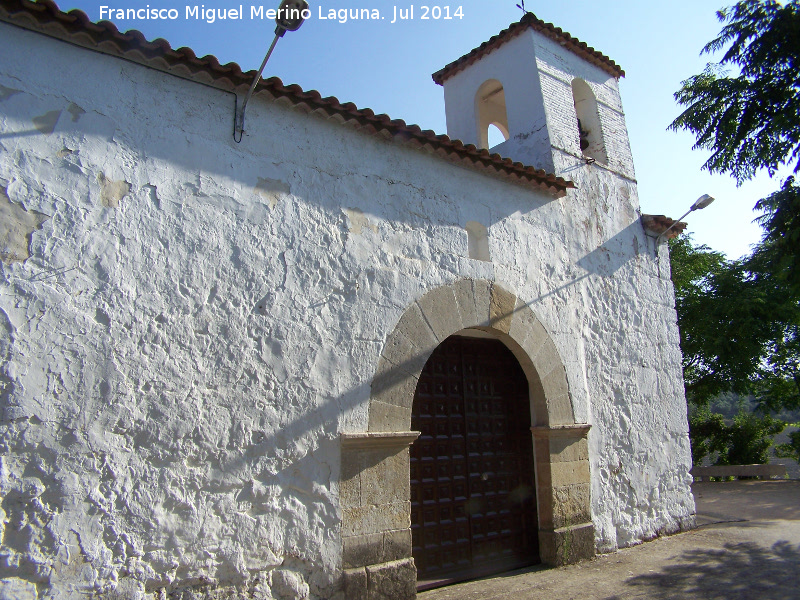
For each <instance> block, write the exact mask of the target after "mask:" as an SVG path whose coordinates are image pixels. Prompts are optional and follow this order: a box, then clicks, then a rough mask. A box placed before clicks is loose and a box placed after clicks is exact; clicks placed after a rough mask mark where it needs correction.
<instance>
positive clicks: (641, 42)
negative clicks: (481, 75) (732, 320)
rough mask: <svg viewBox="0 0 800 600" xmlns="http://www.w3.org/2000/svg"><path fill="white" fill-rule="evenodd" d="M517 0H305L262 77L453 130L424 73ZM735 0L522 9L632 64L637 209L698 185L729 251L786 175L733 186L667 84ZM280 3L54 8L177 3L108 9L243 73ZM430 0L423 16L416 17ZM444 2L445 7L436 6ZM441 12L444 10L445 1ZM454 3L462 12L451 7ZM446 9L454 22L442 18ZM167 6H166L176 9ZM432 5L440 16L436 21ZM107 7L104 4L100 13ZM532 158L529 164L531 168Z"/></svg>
mask: <svg viewBox="0 0 800 600" xmlns="http://www.w3.org/2000/svg"><path fill="white" fill-rule="evenodd" d="M517 2H519V0H463V1H462V2H452V3H450V4H445V3H444V2H439V4H433V3H428V4H423V3H415V4H412V3H407V2H398V3H396V2H394V1H393V0H372V1H371V2H370V1H366V0H350V1H348V0H325V1H324V2H318V1H316V0H310V2H309V4H310V5H311V18H310V19H309V20H308V21H306V22H305V23H304V24H303V26H302V27H301V28H300V30H299V31H296V32H287V34H286V35H285V37H283V38H282V39H281V40H280V41H279V42H278V45H277V47H276V49H275V52H274V53H273V56H272V58H271V59H270V61H269V63H268V64H267V68H266V69H265V72H264V76H265V77H271V76H278V77H280V78H281V79H282V80H283V82H284V83H286V84H288V83H297V84H299V85H300V86H301V87H303V88H304V89H306V90H311V89H315V90H318V91H319V92H320V93H321V94H322V95H323V96H336V97H337V98H338V99H339V100H340V101H342V102H354V103H355V104H356V105H357V106H358V107H359V108H371V109H372V110H374V111H375V112H376V113H386V114H388V115H390V116H391V117H392V118H394V119H403V120H405V121H406V122H407V123H416V124H417V125H419V126H420V127H422V128H423V129H432V130H434V131H435V132H436V133H447V128H446V126H445V112H444V94H443V89H442V88H441V87H440V86H438V85H436V84H434V83H433V81H432V80H431V74H432V73H433V72H434V71H437V70H439V69H440V68H442V67H443V66H445V65H446V64H448V63H449V62H452V61H453V60H455V59H457V58H459V57H460V56H462V55H463V54H465V53H467V52H469V51H470V50H471V49H473V48H474V47H476V46H479V45H480V44H481V43H482V42H484V41H486V40H488V39H489V38H490V37H491V36H493V35H496V34H497V33H499V32H500V31H501V30H502V29H505V28H506V27H508V25H510V24H511V23H513V22H516V21H518V20H519V19H520V18H521V17H522V14H523V13H522V11H521V10H520V9H519V8H517V7H516V3H517ZM731 3H732V1H730V2H726V0H671V1H670V2H646V1H642V0H594V1H588V0H560V1H556V2H552V1H548V2H546V1H544V0H527V2H526V6H525V8H526V9H527V10H529V11H531V12H533V13H535V14H536V16H537V17H539V18H540V19H542V20H544V21H547V22H550V23H553V24H555V25H556V26H558V27H561V28H562V29H563V30H564V31H567V32H569V33H570V34H571V35H573V36H574V37H577V38H578V39H579V40H581V41H583V42H586V43H587V44H589V45H590V46H592V47H594V48H595V49H597V50H599V51H600V52H602V53H603V54H605V55H606V56H609V57H610V58H611V59H613V60H614V61H615V62H616V63H617V64H618V65H620V66H621V67H622V68H623V69H624V70H625V72H626V76H625V77H624V78H623V79H621V82H620V88H621V93H622V103H623V107H624V110H625V115H626V120H627V125H628V130H629V135H630V142H631V148H632V151H633V159H634V165H635V169H636V175H637V181H638V189H639V200H640V203H641V208H642V212H644V213H650V214H665V215H667V216H669V217H672V218H678V217H680V216H681V215H683V214H684V213H685V212H686V211H687V210H688V209H689V206H691V204H692V203H693V202H694V201H695V200H696V199H697V198H698V197H699V196H701V195H703V194H711V195H712V196H714V197H715V198H716V202H714V203H713V204H712V205H711V206H709V207H708V208H706V209H705V210H702V211H697V212H694V213H692V214H691V215H689V217H687V219H686V221H687V223H688V229H687V231H688V232H690V233H691V234H692V236H693V238H694V240H695V242H697V243H703V244H706V245H708V246H710V247H711V248H713V249H714V250H719V251H722V252H724V253H725V254H726V255H727V256H728V257H729V258H731V259H735V258H738V257H740V256H742V255H744V254H746V253H747V252H748V251H749V249H750V246H751V245H752V244H755V243H756V242H758V240H759V239H760V236H761V230H760V228H759V226H758V225H757V224H755V223H754V222H753V220H754V219H755V218H756V217H757V216H758V214H757V213H756V212H754V211H753V207H754V205H755V203H756V201H758V200H759V199H760V198H762V197H765V196H767V195H769V194H770V193H772V192H774V191H776V190H777V189H779V187H780V182H781V179H780V177H781V176H782V175H788V171H787V172H785V173H782V174H779V175H778V176H776V177H774V178H770V177H769V176H768V175H767V174H766V173H762V174H760V175H759V176H758V177H757V178H755V179H754V180H752V181H750V182H747V183H745V184H744V185H742V186H741V187H737V186H736V182H735V181H734V180H733V179H732V178H731V177H730V176H727V175H719V174H717V175H710V174H708V173H707V172H706V171H704V170H702V168H701V167H702V165H703V163H704V162H705V161H706V159H707V158H708V152H707V151H703V150H692V145H693V143H694V138H693V137H692V135H691V134H689V133H686V132H678V133H676V132H672V131H667V127H668V125H669V124H670V123H671V122H672V120H673V119H674V118H675V117H677V116H678V115H679V114H680V112H681V108H680V107H679V106H678V105H677V104H676V102H675V100H674V98H673V94H674V93H675V92H676V91H677V90H678V89H679V88H680V84H681V81H683V80H684V79H686V78H688V77H690V76H691V75H694V74H697V73H699V72H701V71H702V70H703V68H704V67H705V65H706V63H707V62H709V61H711V60H714V57H713V56H708V55H704V56H701V55H700V51H701V49H702V47H703V46H704V45H705V43H706V42H708V41H709V40H711V39H712V38H713V37H715V35H716V34H717V33H718V32H719V30H720V27H721V24H720V22H719V21H718V20H717V18H716V11H717V10H718V9H719V8H722V7H723V6H725V5H727V4H731ZM278 4H279V0H266V2H264V3H263V4H259V2H258V0H255V1H250V0H238V1H237V0H227V1H219V0H206V1H205V2H204V3H200V4H195V3H192V0H183V1H182V2H175V1H167V0H165V1H163V2H161V3H159V2H158V0H149V1H148V2H145V1H140V0H102V1H100V2H97V1H93V0H60V1H59V7H60V8H61V9H62V10H70V9H73V8H77V9H80V10H82V11H84V12H85V13H86V14H87V15H88V16H89V18H90V19H92V20H95V21H98V20H100V18H101V13H100V11H101V7H108V8H112V9H120V8H122V9H128V8H144V7H150V8H151V9H153V8H158V9H170V8H174V9H176V10H177V12H178V15H179V17H178V18H177V19H174V20H169V19H164V20H159V19H150V20H120V19H115V18H112V19H110V20H111V21H112V22H114V23H115V25H116V26H117V27H118V28H119V29H120V30H121V31H127V30H129V29H138V30H139V31H141V32H142V33H143V34H144V35H145V37H146V38H148V39H155V38H159V37H161V38H164V39H166V40H167V41H168V42H170V44H171V45H172V47H173V48H179V47H182V46H188V47H190V48H192V49H193V50H194V52H195V53H196V54H197V55H198V56H204V55H207V54H212V55H214V56H216V57H217V59H218V60H219V61H220V62H221V63H223V64H225V63H228V62H236V63H238V64H239V65H240V66H241V67H242V69H243V70H245V71H247V70H251V69H258V67H259V66H260V65H261V61H262V60H263V58H264V55H265V54H266V51H267V49H268V47H269V44H270V43H271V42H272V39H273V37H274V23H273V22H271V21H269V20H266V19H265V20H261V19H258V18H256V19H252V18H251V7H253V6H255V7H258V6H263V7H264V10H266V9H269V8H277V6H278ZM187 6H188V7H195V6H200V7H201V9H202V8H205V9H217V8H225V9H231V8H237V7H239V6H242V8H243V9H244V10H243V12H244V15H243V17H244V18H241V19H238V20H233V21H231V20H224V21H223V20H218V19H217V20H215V21H214V22H213V23H210V22H208V21H207V20H203V19H197V18H194V17H190V18H187V16H186V12H187V11H186V7H187ZM411 6H413V7H414V19H413V20H412V19H406V20H402V21H401V20H397V21H396V22H395V23H392V20H393V18H394V13H395V8H396V9H397V10H398V11H400V10H402V11H407V10H408V9H409V7H411ZM425 6H427V7H428V10H427V16H428V17H429V18H428V19H423V16H425V14H426V9H425V8H424V7H425ZM435 6H436V7H439V11H440V12H437V11H436V9H434V8H433V7H435ZM350 8H370V9H374V8H377V9H379V11H380V13H381V15H382V16H383V19H381V20H350V19H348V20H347V21H346V22H342V21H340V20H338V19H330V18H328V19H321V18H320V11H322V14H323V15H328V14H329V11H330V10H331V9H334V10H339V9H350ZM448 9H449V11H448ZM459 9H460V10H459ZM448 13H449V15H450V17H451V18H450V19H449V20H448V19H445V18H444V17H445V16H447V15H448ZM173 14H174V13H173ZM437 14H439V15H441V18H439V19H435V18H433V17H434V16H436V15H437ZM105 15H106V13H104V16H105ZM534 166H535V165H534Z"/></svg>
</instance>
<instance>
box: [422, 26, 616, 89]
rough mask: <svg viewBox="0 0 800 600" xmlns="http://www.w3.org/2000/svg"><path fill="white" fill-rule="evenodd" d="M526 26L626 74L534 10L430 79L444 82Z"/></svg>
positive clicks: (607, 69) (607, 68)
mask: <svg viewBox="0 0 800 600" xmlns="http://www.w3.org/2000/svg"><path fill="white" fill-rule="evenodd" d="M528 29H533V30H534V31H536V32H538V33H541V34H543V35H545V36H547V37H549V38H550V39H551V40H555V41H556V42H558V43H559V44H561V45H563V46H564V47H565V48H567V49H569V50H571V51H572V52H574V53H575V54H577V55H578V56H580V57H581V58H583V59H584V60H587V61H589V62H590V63H592V64H593V65H596V66H598V67H600V68H601V69H603V70H604V71H605V72H606V73H608V74H609V75H612V76H614V77H625V71H623V70H622V69H621V68H620V67H619V65H617V63H615V62H614V61H613V60H611V59H610V58H609V57H607V56H606V55H605V54H602V53H601V52H598V51H597V50H595V49H594V48H592V47H591V46H589V45H587V44H586V43H585V42H582V41H580V40H578V39H576V38H574V37H572V36H571V35H570V34H568V33H567V32H566V31H564V30H563V29H561V28H560V27H556V26H555V25H553V24H552V23H545V22H544V21H542V20H541V19H539V18H537V17H536V15H534V14H533V13H527V14H526V15H525V16H524V17H522V19H520V20H519V21H518V22H516V23H514V24H513V25H511V26H510V27H509V28H508V29H504V30H503V31H501V32H500V33H498V34H497V35H495V36H493V37H491V38H490V39H489V41H488V42H484V43H483V44H481V45H480V46H478V47H477V48H475V49H473V50H471V51H470V52H468V53H467V54H465V55H464V56H462V57H461V58H459V59H458V60H455V61H453V62H451V63H450V64H449V65H447V66H446V67H444V68H443V69H440V70H439V71H436V73H434V74H433V75H432V77H433V80H434V81H435V82H436V83H438V84H439V85H443V84H444V81H445V80H446V79H448V78H449V77H452V76H453V75H455V74H456V73H458V72H459V71H461V70H463V69H465V68H466V67H468V66H469V65H471V64H473V63H474V62H476V61H477V60H479V59H480V58H481V57H482V56H484V55H486V54H488V53H490V52H491V51H492V50H496V49H497V48H499V47H500V46H502V45H503V44H505V43H506V42H509V41H511V40H512V39H514V38H515V37H517V36H518V35H520V34H521V33H522V32H524V31H526V30H528Z"/></svg>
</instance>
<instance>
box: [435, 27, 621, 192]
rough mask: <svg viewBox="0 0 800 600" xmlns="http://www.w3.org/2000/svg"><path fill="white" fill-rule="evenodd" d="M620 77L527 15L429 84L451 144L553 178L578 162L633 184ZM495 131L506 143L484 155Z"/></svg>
mask: <svg viewBox="0 0 800 600" xmlns="http://www.w3.org/2000/svg"><path fill="white" fill-rule="evenodd" d="M624 74H625V73H624V71H623V70H622V69H621V68H620V67H619V66H617V64H616V63H614V61H612V60H611V59H610V58H608V57H607V56H605V55H603V54H601V53H600V52H598V51H597V50H595V49H594V48H591V47H589V46H587V45H586V44H585V43H583V42H580V41H579V40H577V39H575V38H573V37H572V36H571V35H569V34H568V33H566V32H564V31H562V30H561V29H559V28H557V27H555V26H553V25H552V24H550V23H545V22H543V21H541V20H539V19H537V18H536V17H535V16H534V15H533V14H532V13H527V14H526V15H525V16H524V17H523V18H522V20H520V21H519V22H518V23H514V24H513V25H511V26H510V27H509V28H508V29H506V30H504V31H502V32H500V33H499V34H498V35H496V36H494V37H492V38H491V39H490V40H489V41H488V42H485V43H484V44H482V45H481V46H479V47H478V48H475V49H474V50H472V51H471V52H469V53H468V54H466V55H464V56H462V57H461V58H459V59H458V60H456V61H454V62H452V63H450V64H449V65H447V66H446V67H444V68H443V69H441V70H440V71H437V72H436V73H434V74H433V80H434V81H435V82H436V83H438V84H439V85H442V86H443V87H444V96H445V110H446V115H447V133H448V135H449V136H450V137H451V138H454V139H460V140H461V141H462V142H464V143H465V144H475V145H476V146H478V147H479V148H487V149H489V150H491V152H493V153H494V152H496V153H499V154H500V155H502V156H504V157H508V158H511V159H513V160H515V161H519V162H522V163H523V164H526V165H530V166H534V167H537V168H540V169H544V170H546V171H548V172H551V173H556V174H558V175H560V174H562V173H563V172H564V171H565V170H566V169H568V168H569V167H571V166H574V165H575V164H576V162H577V163H580V162H583V163H585V164H595V163H596V164H598V165H602V166H604V167H606V168H607V169H608V170H610V171H613V172H616V173H617V174H619V175H622V176H623V177H626V178H630V179H633V176H634V175H633V161H632V159H631V152H630V146H629V142H628V132H627V128H626V126H625V116H624V114H623V112H622V104H621V101H620V96H619V85H618V83H619V78H620V77H623V76H624ZM492 125H494V126H495V127H497V129H498V130H499V131H500V132H501V133H502V134H503V137H505V141H504V142H502V143H500V144H498V145H496V146H494V147H492V148H489V141H488V140H489V137H488V129H489V127H490V126H492ZM576 159H577V160H576Z"/></svg>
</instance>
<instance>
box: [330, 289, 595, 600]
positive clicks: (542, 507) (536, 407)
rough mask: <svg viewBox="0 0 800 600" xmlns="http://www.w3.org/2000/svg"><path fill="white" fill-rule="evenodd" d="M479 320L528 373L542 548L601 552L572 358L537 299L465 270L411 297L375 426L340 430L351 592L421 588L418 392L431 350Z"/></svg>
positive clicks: (376, 395)
mask: <svg viewBox="0 0 800 600" xmlns="http://www.w3.org/2000/svg"><path fill="white" fill-rule="evenodd" d="M467 329H469V330H478V331H483V332H485V333H487V334H488V335H490V336H492V337H494V338H496V339H498V340H500V341H501V342H502V343H503V344H504V345H505V346H506V347H507V348H508V350H510V351H511V352H512V353H513V355H514V357H515V358H516V360H517V361H518V363H519V366H520V367H521V369H522V371H523V372H524V374H525V378H526V379H527V382H528V394H529V399H528V400H529V411H530V422H531V423H532V427H531V433H532V437H531V440H530V443H531V444H532V445H533V452H534V459H535V460H534V462H535V481H536V502H537V507H538V538H539V556H540V558H541V561H542V562H543V563H545V564H550V565H561V564H567V563H571V562H575V561H577V560H580V559H582V558H588V557H591V556H593V555H594V553H595V543H594V526H593V524H592V522H591V502H590V484H589V454H588V445H587V433H588V431H589V425H588V424H585V423H576V422H575V417H574V411H573V408H572V401H571V397H570V393H569V384H568V381H567V373H566V370H565V368H564V364H563V362H562V360H561V357H560V355H559V353H558V350H557V348H556V346H555V343H554V342H553V340H552V338H551V337H550V335H549V333H548V332H547V330H546V329H545V327H544V326H543V325H542V323H541V322H540V321H539V320H538V318H537V317H536V315H535V314H534V313H533V311H532V310H531V309H530V308H529V306H528V305H527V304H526V303H525V302H523V301H521V300H519V299H518V298H517V297H516V295H515V294H513V293H511V292H509V291H508V290H507V289H505V288H504V287H502V286H501V285H499V284H497V283H493V282H490V281H485V280H477V279H476V280H470V279H463V280H459V281H456V282H454V283H452V284H449V285H446V286H443V287H440V288H437V289H434V290H431V291H430V292H428V293H426V294H425V295H424V296H422V297H421V298H419V299H418V300H416V301H415V302H413V303H412V304H411V305H410V306H409V307H408V308H407V309H406V310H405V311H404V313H403V314H402V316H401V317H400V319H399V321H398V322H397V324H396V325H395V327H394V329H393V330H392V331H391V333H389V334H388V337H387V339H386V342H385V344H384V347H383V351H382V353H381V356H380V358H379V360H378V364H377V367H376V369H375V375H374V376H373V380H372V385H371V394H370V400H369V419H368V427H367V430H366V431H363V432H352V433H342V434H341V438H342V443H341V453H342V455H341V482H340V489H339V493H340V505H341V511H342V529H341V531H342V566H343V571H344V581H343V585H344V591H345V596H346V597H347V598H376V599H377V598H393V599H396V600H405V599H407V598H408V599H411V598H414V597H415V596H416V586H417V569H416V566H415V563H414V559H413V555H412V535H411V486H410V459H409V447H410V446H411V444H412V443H413V442H414V440H415V439H417V437H418V436H419V431H414V430H412V429H411V419H412V407H413V400H414V394H415V391H416V389H417V385H418V382H419V379H420V376H421V374H422V370H423V368H424V367H425V364H426V363H427V361H428V359H429V357H430V356H431V354H432V353H433V352H434V350H435V349H436V348H437V347H438V346H439V345H440V344H441V343H442V342H444V341H445V340H446V339H447V338H448V337H450V336H451V335H453V334H455V333H457V332H461V331H463V330H467Z"/></svg>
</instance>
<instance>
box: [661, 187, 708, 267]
mask: <svg viewBox="0 0 800 600" xmlns="http://www.w3.org/2000/svg"><path fill="white" fill-rule="evenodd" d="M713 201H714V198H713V197H711V196H709V195H708V194H703V195H702V196H700V197H699V198H698V199H697V200H695V203H694V204H692V206H691V207H690V208H689V210H687V211H686V213H685V214H684V215H683V216H682V217H680V218H679V219H678V220H676V221H675V222H674V223H673V224H672V225H670V226H669V227H667V228H666V229H665V230H664V231H662V232H661V235H659V236H658V237H657V238H656V254H658V245H659V244H660V243H661V238H663V237H664V236H665V235H667V232H668V231H669V230H670V229H672V228H673V227H675V225H677V224H678V223H680V222H681V221H682V220H683V219H685V218H686V215H688V214H689V213H691V212H694V211H696V210H700V209H702V208H705V207H706V206H708V205H709V204H711V203H712V202H713Z"/></svg>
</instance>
